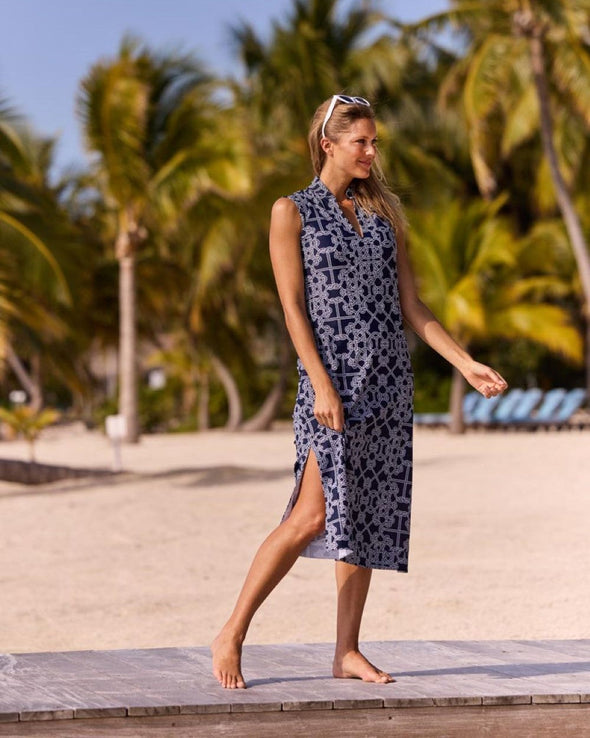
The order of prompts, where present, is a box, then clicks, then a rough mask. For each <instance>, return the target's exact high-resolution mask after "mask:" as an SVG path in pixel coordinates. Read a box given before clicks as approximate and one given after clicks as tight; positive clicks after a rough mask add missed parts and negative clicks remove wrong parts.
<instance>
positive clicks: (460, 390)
mask: <svg viewBox="0 0 590 738" xmlns="http://www.w3.org/2000/svg"><path fill="white" fill-rule="evenodd" d="M464 395H465V380H464V379H463V375H462V374H461V372H460V371H459V370H458V369H457V368H456V367H453V378H452V381H451V401H450V408H449V409H450V413H451V423H450V425H449V431H450V432H451V433H453V434H455V435H458V434H460V433H465V418H464V417H463V397H464Z"/></svg>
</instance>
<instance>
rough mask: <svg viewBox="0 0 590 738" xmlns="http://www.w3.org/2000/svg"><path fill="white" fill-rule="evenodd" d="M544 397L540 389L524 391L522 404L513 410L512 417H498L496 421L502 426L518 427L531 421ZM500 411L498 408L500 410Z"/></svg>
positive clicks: (533, 388)
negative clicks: (532, 414)
mask: <svg viewBox="0 0 590 738" xmlns="http://www.w3.org/2000/svg"><path fill="white" fill-rule="evenodd" d="M542 397H543V392H542V391H541V390H540V389H539V388H538V387H531V389H528V390H524V392H523V395H522V397H521V399H520V402H519V403H518V404H517V405H516V407H514V408H512V412H511V413H510V415H508V416H507V417H502V418H498V417H496V420H497V421H498V422H499V423H500V424H501V425H502V426H506V427H509V426H518V425H520V424H522V423H524V422H525V421H526V420H527V419H530V417H531V413H532V412H533V411H534V409H535V408H536V407H537V405H538V404H539V402H540V401H541V398H542ZM500 409H501V408H498V410H500Z"/></svg>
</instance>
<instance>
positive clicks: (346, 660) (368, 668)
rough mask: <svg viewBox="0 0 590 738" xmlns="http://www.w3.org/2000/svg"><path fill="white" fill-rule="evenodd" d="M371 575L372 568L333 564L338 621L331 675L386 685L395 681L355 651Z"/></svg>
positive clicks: (357, 646)
mask: <svg viewBox="0 0 590 738" xmlns="http://www.w3.org/2000/svg"><path fill="white" fill-rule="evenodd" d="M372 573H373V571H372V569H365V568H364V567H362V566H353V565H352V564H347V563H346V562H344V561H337V562H336V586H337V588H338V621H337V634H336V652H335V654H334V664H333V667H332V673H333V674H334V676H335V677H337V678H348V679H362V680H363V681H364V682H380V683H382V684H386V683H388V682H393V681H395V680H394V679H393V678H392V677H391V676H390V675H389V674H387V673H386V672H384V671H381V670H380V669H378V668H377V667H376V666H373V664H371V663H370V662H369V661H368V660H367V659H366V658H365V657H364V656H363V654H362V653H361V652H360V651H359V631H360V627H361V619H362V617H363V610H364V607H365V602H366V600H367V593H368V591H369V584H370V583H371V574H372Z"/></svg>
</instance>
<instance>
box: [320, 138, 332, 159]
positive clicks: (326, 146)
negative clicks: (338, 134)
mask: <svg viewBox="0 0 590 738" xmlns="http://www.w3.org/2000/svg"><path fill="white" fill-rule="evenodd" d="M320 146H321V147H322V149H323V150H324V153H325V154H326V156H331V154H332V142H331V141H330V139H329V138H322V140H321V141H320Z"/></svg>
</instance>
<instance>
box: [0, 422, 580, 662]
mask: <svg viewBox="0 0 590 738" xmlns="http://www.w3.org/2000/svg"><path fill="white" fill-rule="evenodd" d="M589 441H590V432H588V431H586V432H577V431H574V432H548V433H544V432H541V433H490V432H488V433H483V432H481V433H478V432H471V433H468V434H467V435H466V436H464V437H452V436H449V435H447V434H446V433H445V432H443V431H429V430H423V431H418V432H417V433H416V439H415V486H414V503H413V528H412V540H411V551H410V571H409V573H408V574H398V573H393V572H386V571H377V572H375V574H374V579H373V585H372V589H371V593H370V595H369V601H368V603H367V609H366V616H365V620H364V626H363V630H362V638H363V639H364V640H396V639H462V638H467V639H470V638H474V639H513V638H515V639H528V638H590V617H589V612H590V565H589V560H590V535H589V531H590V453H589V451H590V443H589ZM26 454H27V449H26V447H25V444H24V443H23V442H20V441H12V442H2V443H1V444H0V456H2V457H4V458H22V459H24V458H26ZM37 457H38V460H39V461H42V462H47V463H65V464H70V465H72V466H91V467H97V466H108V465H109V464H110V463H111V460H112V452H111V449H110V446H109V442H108V441H107V439H106V438H105V437H104V436H103V435H102V434H101V433H99V432H88V431H86V430H83V429H81V428H78V429H76V428H63V429H55V430H50V431H48V432H47V433H46V436H45V438H42V439H41V440H40V441H39V443H38V446H37ZM293 461H294V446H293V438H292V432H291V430H290V428H288V427H284V428H281V429H278V430H275V431H272V432H269V433H252V434H250V433H226V432H224V431H211V432H207V433H202V434H183V435H153V436H144V438H143V439H142V441H141V443H140V444H138V445H137V446H127V447H125V448H124V449H123V463H124V466H125V468H126V470H128V473H127V474H125V475H122V476H120V477H118V478H116V479H93V480H86V479H82V480H75V481H67V482H57V483H54V484H52V485H46V486H44V487H24V486H20V485H16V484H9V483H4V482H2V483H0V597H1V602H2V606H1V608H0V651H2V652H7V651H12V652H25V651H47V650H71V649H98V648H132V647H164V646H185V645H205V644H208V643H209V642H210V641H211V639H212V638H213V636H214V635H215V633H216V631H217V630H218V628H219V627H220V625H221V624H222V623H223V621H224V619H225V618H226V617H227V615H228V614H229V611H230V609H231V607H232V605H233V602H234V599H235V597H236V595H237V591H238V588H239V586H240V584H241V581H242V579H243V577H244V574H245V572H246V569H247V567H248V565H249V562H250V559H251V557H252V555H253V554H254V552H255V550H256V548H257V546H258V544H259V543H260V541H261V540H262V538H263V537H264V536H265V535H266V533H267V532H268V531H269V530H270V529H271V527H273V526H274V525H276V524H277V522H278V521H279V520H280V517H281V515H282V512H283V510H284V507H285V505H286V503H287V500H288V498H289V496H290V494H291V490H292V486H293V474H292V471H293ZM334 615H335V598H334V583H333V564H332V563H331V562H329V561H317V560H310V559H300V560H299V561H298V562H297V564H296V565H295V567H294V569H293V571H292V572H291V573H290V574H289V575H288V576H287V578H286V579H285V580H284V581H283V582H282V583H281V584H280V585H279V587H278V588H277V590H276V591H275V592H274V593H273V595H272V596H271V598H270V599H269V600H268V601H267V602H266V603H265V604H264V605H263V607H262V609H261V610H260V612H259V614H258V616H257V618H256V620H255V621H254V623H253V626H252V629H251V631H250V636H249V641H248V642H250V643H271V642H313V641H332V640H333V639H334Z"/></svg>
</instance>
